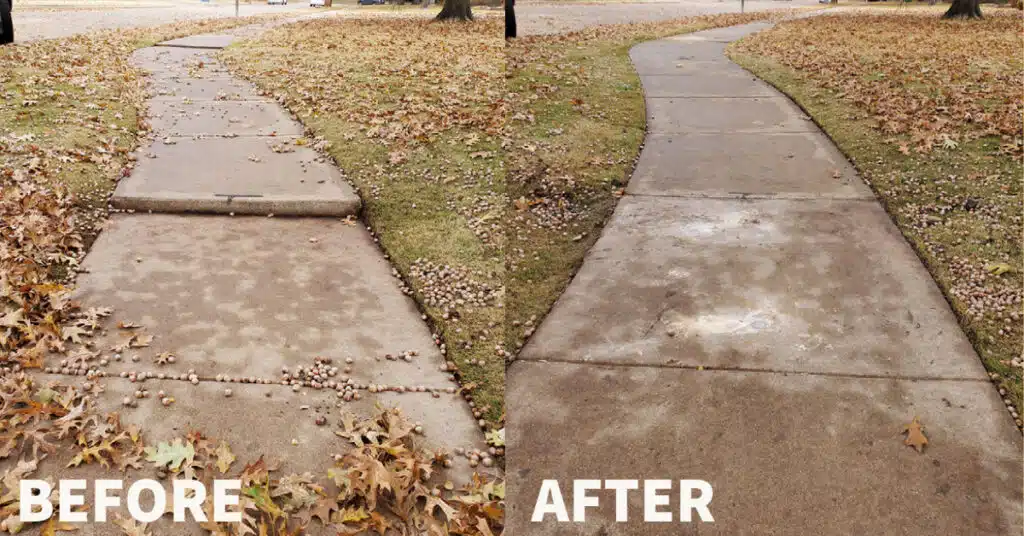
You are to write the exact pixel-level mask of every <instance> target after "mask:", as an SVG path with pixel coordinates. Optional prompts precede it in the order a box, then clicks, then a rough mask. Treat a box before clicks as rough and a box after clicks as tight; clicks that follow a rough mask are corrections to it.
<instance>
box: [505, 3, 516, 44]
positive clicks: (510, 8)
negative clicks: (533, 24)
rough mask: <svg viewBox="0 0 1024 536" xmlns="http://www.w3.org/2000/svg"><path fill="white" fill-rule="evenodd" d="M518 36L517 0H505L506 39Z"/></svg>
mask: <svg viewBox="0 0 1024 536" xmlns="http://www.w3.org/2000/svg"><path fill="white" fill-rule="evenodd" d="M515 37H516V0H505V39H515Z"/></svg>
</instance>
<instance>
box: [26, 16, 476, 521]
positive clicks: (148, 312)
mask: <svg viewBox="0 0 1024 536" xmlns="http://www.w3.org/2000/svg"><path fill="white" fill-rule="evenodd" d="M230 41H231V38H230V37H228V36H196V37H192V38H186V39H183V40H176V41H175V42H172V43H167V45H172V46H158V47H153V48H148V49H143V50H141V51H140V52H138V54H137V57H136V58H135V59H136V60H137V61H138V62H139V63H140V64H141V65H143V66H144V67H145V68H146V69H148V70H150V71H151V72H152V73H153V76H152V82H153V87H152V90H153V94H154V97H153V98H152V100H151V101H150V111H151V115H152V116H151V118H150V121H151V124H152V126H153V129H154V141H153V144H152V145H151V146H148V147H146V146H144V147H141V148H140V149H139V151H138V152H137V155H138V165H137V166H136V168H135V170H134V172H133V173H132V174H131V176H129V177H126V178H125V179H123V180H122V182H121V183H120V184H119V185H118V188H117V190H116V193H115V195H114V198H113V203H114V205H115V206H117V207H119V208H123V209H126V210H133V209H138V211H137V212H134V213H130V212H129V213H124V214H120V215H116V216H114V217H112V218H111V219H110V221H109V222H108V225H107V227H106V229H105V230H104V232H103V233H102V234H101V235H100V236H99V238H98V240H97V241H96V243H95V244H94V246H93V248H92V250H91V251H90V253H89V254H88V256H87V257H86V259H85V262H84V264H83V268H84V270H85V272H84V273H82V274H81V275H80V276H79V278H78V290H77V296H76V297H77V299H80V300H81V301H82V302H83V303H84V305H85V306H86V307H109V308H111V309H112V310H113V314H112V315H111V316H110V318H108V319H107V325H106V326H105V327H106V331H105V333H104V334H103V335H102V336H101V337H98V338H97V339H96V340H95V348H96V349H99V350H102V351H104V352H105V353H108V349H109V348H111V347H117V346H125V345H126V341H127V340H128V337H129V336H131V335H132V334H139V336H140V338H142V339H145V337H147V336H149V335H152V336H153V338H152V342H151V343H150V344H149V345H148V346H141V347H131V346H129V347H126V348H123V350H121V351H120V354H119V355H118V356H116V357H115V358H114V359H112V360H111V361H110V362H109V364H107V365H106V366H105V367H104V368H103V369H102V370H103V372H105V373H107V374H108V377H107V378H106V379H105V380H104V381H103V385H104V388H105V392H103V394H101V395H100V404H99V405H100V406H101V408H100V409H101V410H103V411H118V412H119V413H121V418H122V421H123V422H125V423H126V424H136V425H139V426H140V427H141V429H142V431H143V433H144V434H145V437H146V438H147V442H148V443H149V444H156V443H157V442H159V441H166V440H170V439H172V438H176V437H183V436H184V435H185V434H187V433H189V432H190V431H192V430H199V431H202V432H203V433H205V434H207V435H210V436H214V437H216V438H218V439H220V440H226V441H227V442H228V443H229V444H230V446H231V448H232V449H233V450H234V453H235V455H236V456H237V457H238V459H239V462H241V463H251V462H253V461H255V460H256V459H257V458H259V457H260V456H261V455H265V456H267V457H268V459H270V458H277V459H280V460H281V461H282V465H281V473H280V474H281V475H285V474H289V473H303V472H306V471H309V472H311V473H312V474H313V475H315V477H316V478H326V476H327V469H328V468H330V467H331V466H332V465H333V458H332V456H334V455H335V454H338V453H342V452H344V451H345V450H346V449H347V448H348V446H347V443H346V441H345V440H344V439H342V438H340V437H338V436H337V435H335V431H336V430H339V429H341V428H340V427H341V425H342V423H341V415H342V412H351V413H354V414H357V415H360V416H362V417H370V416H372V415H375V414H376V410H375V405H377V404H380V405H382V406H384V407H392V406H399V407H401V408H402V409H403V411H404V413H405V414H406V415H407V416H409V418H410V419H411V420H412V421H418V422H420V423H421V424H422V426H423V432H424V446H425V447H428V446H429V447H443V448H445V449H446V450H447V451H449V452H451V451H453V450H455V449H456V448H458V447H462V448H466V449H470V448H480V449H486V444H485V442H484V439H483V434H482V433H481V432H480V430H479V427H478V425H477V422H476V420H475V419H474V418H473V416H472V414H471V411H470V408H469V407H468V405H467V404H466V402H465V401H464V400H463V398H462V397H461V396H460V395H459V394H458V391H457V388H458V385H457V384H456V383H455V382H454V381H453V378H451V377H450V375H449V374H448V373H446V372H442V371H441V369H440V365H443V364H444V360H443V358H442V356H441V354H440V351H439V350H438V348H437V347H436V346H435V344H434V342H433V338H432V336H431V334H430V332H429V330H428V327H427V325H426V324H425V323H424V322H423V321H422V320H421V319H420V313H419V311H417V309H416V307H415V305H414V303H413V302H412V300H411V299H410V298H408V297H407V296H405V295H403V293H402V291H401V289H400V286H399V282H398V281H397V280H396V279H395V278H394V277H393V276H392V268H391V266H390V264H389V263H388V262H387V261H386V260H385V259H384V257H383V254H382V253H381V252H380V250H379V249H378V248H377V246H376V244H375V243H374V239H373V237H372V236H371V235H370V233H369V232H368V231H367V230H366V229H365V227H364V226H363V225H361V224H359V223H358V220H355V219H354V218H351V217H350V218H348V219H346V218H345V217H346V216H352V215H354V214H356V213H357V212H358V209H359V205H360V202H359V198H358V197H357V196H356V195H355V193H354V192H353V190H352V188H351V187H350V186H349V185H348V184H347V183H345V182H344V181H342V180H341V175H340V173H339V171H338V170H337V169H336V168H335V167H334V165H333V162H332V161H331V160H329V159H327V158H325V157H322V156H321V155H320V154H319V153H317V152H316V151H314V150H313V149H312V148H311V146H310V145H311V144H312V141H309V143H307V142H306V140H305V139H304V138H300V136H301V134H302V127H301V125H299V124H298V123H296V122H294V121H293V120H292V119H291V118H290V117H289V116H288V114H287V113H286V112H285V111H284V110H283V109H281V108H280V107H279V106H278V105H277V104H276V103H275V102H274V101H272V100H267V99H263V98H261V97H260V96H259V95H258V93H257V92H256V90H255V88H253V87H251V86H249V85H248V84H247V83H245V82H243V81H241V80H238V79H235V78H233V77H231V76H230V75H229V74H228V73H227V72H226V70H225V69H224V68H223V67H222V66H221V65H220V64H218V63H217V61H216V60H215V58H214V56H213V54H212V50H211V48H214V49H215V48H217V47H221V46H224V45H226V44H227V43H229V42H230ZM194 46H203V47H209V48H191V47H194ZM300 140H302V141H300ZM149 210H152V211H154V212H170V213H177V212H182V211H189V212H207V213H213V214H206V215H203V214H191V215H181V214H150V213H148V211H149ZM229 213H231V214H239V215H238V216H234V217H232V216H229V215H228V214H229ZM244 213H248V214H258V215H254V216H242V215H241V214H244ZM272 213H273V215H274V217H268V216H270V215H271V214H272ZM281 214H296V215H314V216H331V217H330V218H311V217H302V218H283V217H280V215H281ZM118 322H125V323H134V324H137V325H139V326H141V327H140V328H138V329H137V330H131V331H129V330H126V329H121V328H119V327H118V326H117V323H118ZM406 353H408V354H409V356H410V357H409V358H408V359H403V358H401V356H403V355H404V354H406ZM169 354H173V356H174V358H175V359H174V360H173V362H168V359H167V357H168V355H169ZM394 356H399V358H398V359H393V357H394ZM318 357H325V358H330V359H332V363H331V364H332V366H334V367H337V368H338V369H339V370H338V371H337V375H336V376H332V377H329V378H323V379H321V380H319V381H321V382H322V383H324V384H328V385H326V388H323V389H317V388H315V386H313V387H301V388H295V387H292V386H291V385H282V384H281V383H280V382H281V379H282V373H283V371H285V370H286V369H284V368H283V367H287V370H290V371H292V372H293V373H294V371H295V369H296V367H298V366H300V365H301V366H303V367H309V366H312V365H313V364H314V359H316V358H318ZM129 372H135V373H143V372H149V373H150V378H149V379H145V380H144V381H143V382H142V383H141V385H144V386H145V388H146V389H148V390H150V391H151V392H153V393H156V392H157V391H158V390H160V391H165V392H166V394H167V395H168V396H169V397H173V398H174V402H173V404H171V405H170V406H168V407H164V406H163V405H162V404H161V402H160V400H158V399H157V397H152V398H147V399H144V400H140V401H139V403H138V407H137V408H125V407H122V400H123V399H124V398H125V397H129V398H131V397H132V393H133V392H134V391H135V390H136V389H139V388H140V383H138V382H133V381H132V380H131V379H125V378H123V377H122V376H121V375H122V374H124V373H129ZM192 375H195V377H196V380H195V381H189V378H190V376H192ZM44 378H45V379H54V380H60V381H68V380H70V379H71V378H68V377H66V376H62V375H61V376H57V375H45V376H44ZM347 378H350V379H351V381H350V382H349V383H351V384H352V385H353V387H354V389H352V392H353V393H355V399H349V398H343V393H342V391H341V385H342V384H343V383H344V382H345V381H346V379H347ZM225 379H230V380H231V382H230V383H227V382H225V381H223V380H225ZM334 383H337V384H338V388H337V389H335V388H334V386H333V385H330V384H334ZM375 386H383V387H382V388H380V389H378V388H377V387H375ZM227 389H231V391H232V392H231V393H230V394H228V393H226V390H227ZM318 418H325V419H326V423H324V422H317V421H318V420H319V419H318ZM65 461H66V460H65ZM481 469H483V468H481ZM471 473H472V469H471V468H470V467H469V464H468V460H465V459H458V460H456V461H455V465H454V468H453V469H452V473H450V474H449V475H448V476H447V478H451V479H452V480H453V481H455V482H457V483H464V482H466V481H467V480H468V478H469V475H470V474H471ZM148 476H149V475H148V474H143V475H142V476H138V474H136V476H135V477H134V478H142V477H148ZM319 527H320V525H319V524H317V523H314V524H313V525H312V526H311V527H310V530H312V531H313V532H314V533H315V532H316V531H317V530H319ZM193 528H194V527H193ZM94 530H96V531H100V532H102V530H101V529H94ZM175 530H181V529H180V527H179V528H175ZM188 530H192V529H188ZM188 530H186V532H188ZM100 532H91V533H100Z"/></svg>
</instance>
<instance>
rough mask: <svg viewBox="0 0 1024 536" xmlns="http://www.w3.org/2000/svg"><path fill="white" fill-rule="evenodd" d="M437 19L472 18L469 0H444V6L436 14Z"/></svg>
mask: <svg viewBox="0 0 1024 536" xmlns="http://www.w3.org/2000/svg"><path fill="white" fill-rule="evenodd" d="M437 20H473V10H472V9H470V7H469V0H444V7H442V8H441V12H440V13H438V14H437Z"/></svg>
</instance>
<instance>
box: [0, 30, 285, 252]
mask: <svg viewBox="0 0 1024 536" xmlns="http://www.w3.org/2000/svg"><path fill="white" fill-rule="evenodd" d="M275 17H276V16H257V17H243V18H239V19H220V20H205V21H194V22H178V23H173V24H167V25H163V26H158V27H155V28H143V29H131V30H117V31H102V32H95V33H89V34H82V35H78V36H74V37H68V38H63V39H50V40H40V41H33V42H30V43H28V44H19V45H15V46H5V47H0V65H2V66H3V68H2V69H0V185H2V186H3V187H4V190H5V191H7V192H12V191H13V188H14V185H15V184H26V185H27V184H29V183H32V184H31V186H29V187H31V188H35V187H39V186H47V187H53V188H56V189H58V190H61V191H62V192H66V193H68V194H70V195H71V196H73V198H74V206H75V208H76V210H75V222H74V226H75V229H76V231H77V232H78V233H79V234H81V235H82V236H83V237H84V238H85V241H86V242H87V243H88V242H91V238H92V237H94V236H95V234H96V233H97V232H98V230H99V227H100V226H101V225H102V221H103V219H105V218H106V208H107V197H108V196H109V194H110V192H112V191H113V189H114V186H115V184H116V182H115V181H116V179H117V178H118V177H119V174H120V173H121V170H122V169H123V168H124V166H125V165H126V164H127V162H128V153H129V152H130V151H131V150H132V148H134V146H135V144H136V139H137V136H138V131H139V119H138V110H139V108H140V106H141V105H142V99H143V94H142V90H143V78H142V73H141V72H140V71H137V70H136V69H134V68H132V66H131V65H130V64H129V56H130V55H131V53H132V52H133V51H134V50H136V49H138V48H141V47H145V46H149V45H151V44H153V43H156V42H159V41H164V40H167V39H174V38H176V37H181V36H184V35H190V34H195V33H205V32H216V31H221V30H225V29H228V28H234V27H238V26H243V25H246V24H253V23H256V22H261V21H267V20H271V19H273V18H275ZM20 227H21V226H20V225H13V224H11V225H10V226H3V225H0V229H13V230H18V229H19V228H20Z"/></svg>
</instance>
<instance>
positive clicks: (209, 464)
mask: <svg viewBox="0 0 1024 536" xmlns="http://www.w3.org/2000/svg"><path fill="white" fill-rule="evenodd" d="M102 391H103V388H102V387H101V386H100V385H99V384H97V383H94V382H91V381H90V382H86V383H85V384H83V387H82V388H81V389H79V388H73V387H69V386H60V385H45V386H44V385H40V384H39V382H38V381H37V380H34V379H33V378H32V377H31V376H28V375H27V374H25V373H24V372H20V373H11V372H8V373H6V374H4V375H3V376H2V377H0V415H2V416H3V418H2V419H0V467H2V468H4V470H3V473H2V476H0V531H7V532H10V533H12V534H13V533H17V532H19V531H21V530H23V529H24V528H25V524H24V523H23V522H22V521H21V520H20V519H19V518H18V511H19V500H18V497H19V494H20V491H19V481H20V480H22V479H26V478H39V475H37V473H40V472H42V473H45V475H44V477H45V476H46V475H49V476H52V472H53V471H54V470H55V469H56V468H57V467H59V465H57V464H63V465H64V466H65V467H66V468H68V469H73V468H78V467H82V466H86V465H96V466H98V467H99V468H100V469H101V470H106V471H110V472H116V473H117V474H119V475H123V477H124V478H133V477H132V473H133V472H145V473H148V474H147V476H148V475H153V474H155V476H156V477H157V478H160V479H165V480H166V479H188V480H198V481H202V482H204V483H205V484H207V485H208V486H209V484H210V483H211V481H212V479H214V478H222V479H223V478H235V479H239V480H241V483H242V489H241V501H240V505H241V510H242V523H240V524H239V523H234V524H230V523H220V524H218V523H213V522H206V523H201V524H200V525H201V526H202V528H204V529H206V530H208V531H209V532H210V533H212V534H217V535H248V534H260V535H266V534H296V533H301V532H302V531H304V530H305V528H306V527H307V526H309V524H310V523H311V522H312V521H313V519H314V518H315V519H316V520H317V522H318V523H320V524H322V525H324V526H331V527H333V528H335V529H337V530H338V532H339V533H340V534H353V535H354V534H365V533H367V532H368V531H376V532H378V533H379V534H381V535H383V534H385V532H386V531H387V530H388V529H389V528H393V529H395V530H398V531H399V532H401V533H403V534H409V533H417V534H430V535H437V536H442V535H446V534H463V535H467V536H492V535H493V534H498V533H500V532H501V530H502V524H503V516H504V513H503V512H504V505H503V503H504V496H505V489H504V484H503V483H501V482H495V481H488V480H486V479H485V478H484V477H481V476H479V475H474V477H473V481H472V482H470V483H469V484H468V485H467V486H465V487H463V488H461V489H458V490H456V489H455V487H454V485H453V484H452V483H451V482H441V481H439V476H440V475H439V474H435V471H436V472H437V473H441V472H443V469H442V468H443V467H444V466H445V462H446V460H448V456H449V455H448V454H447V453H444V452H440V451H438V452H428V451H426V450H423V449H422V448H421V447H420V446H419V445H417V444H416V441H415V437H416V435H415V434H414V433H413V430H414V428H415V425H414V424H413V423H412V422H411V421H409V420H408V419H407V418H406V417H405V416H404V415H403V414H402V412H401V410H399V409H385V410H381V411H380V413H379V414H378V415H376V416H375V417H372V418H369V419H357V418H356V417H353V416H347V417H346V418H345V431H344V432H342V433H339V435H341V436H343V437H345V438H346V439H347V441H348V443H351V445H352V447H351V448H349V450H348V452H347V453H345V454H343V455H336V456H335V458H334V459H335V463H334V466H333V467H332V468H331V469H329V470H328V471H327V474H325V475H320V476H319V477H318V476H316V475H313V474H312V473H308V472H307V473H303V474H289V475H283V476H277V475H276V474H275V473H276V472H277V471H278V468H279V462H278V461H273V460H266V459H264V457H262V456H260V457H259V458H258V459H256V460H255V461H253V462H252V463H249V464H247V465H245V466H244V467H241V468H240V469H239V468H238V466H237V465H236V464H235V462H236V460H237V458H236V455H235V453H234V452H232V450H231V448H230V446H229V445H228V444H227V443H226V442H224V441H218V440H216V439H214V438H211V437H207V436H206V435H204V434H203V433H201V432H199V431H191V432H189V433H188V434H187V435H185V436H184V437H178V438H174V439H172V440H170V441H162V442H157V443H155V444H147V442H146V440H145V439H144V437H143V434H142V432H141V431H140V430H139V429H138V428H137V427H134V426H124V425H122V423H121V421H120V418H119V417H118V415H117V414H116V413H110V414H107V415H103V416H101V415H100V414H99V413H98V412H97V411H96V409H95V407H94V395H96V394H98V393H101V392H102ZM44 466H46V467H47V469H46V470H44V469H43V467H44ZM233 467H234V468H235V469H233ZM65 470H67V469H65ZM70 475H74V473H73V472H72V473H70V474H69V476H70ZM111 476H113V477H116V476H117V475H111ZM134 478H138V477H134ZM50 499H51V502H52V503H53V504H55V505H56V504H59V500H58V499H59V497H58V495H57V491H56V489H55V490H54V491H53V494H52V496H51V497H50ZM212 500H213V495H212V494H210V495H209V496H208V497H207V499H206V502H204V504H203V510H204V511H205V512H206V513H207V516H208V518H209V517H211V513H212V511H213V504H212ZM171 507H173V505H168V508H169V509H170V508H171ZM115 519H116V520H115V521H114V522H115V524H117V525H119V526H120V527H121V528H122V529H123V530H124V532H125V534H129V535H135V536H140V535H146V534H149V529H148V527H147V526H146V525H145V524H141V523H136V522H134V521H132V520H131V519H129V518H127V517H126V516H123V517H122V516H119V515H118V514H115ZM43 525H44V527H43V533H44V534H47V533H49V534H52V533H53V531H55V530H74V529H75V527H74V526H73V525H66V524H62V523H59V522H57V521H56V520H55V518H51V520H48V521H46V522H45V523H43Z"/></svg>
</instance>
